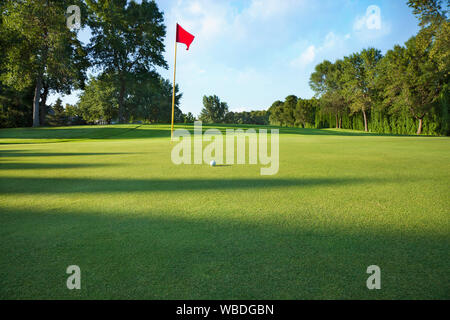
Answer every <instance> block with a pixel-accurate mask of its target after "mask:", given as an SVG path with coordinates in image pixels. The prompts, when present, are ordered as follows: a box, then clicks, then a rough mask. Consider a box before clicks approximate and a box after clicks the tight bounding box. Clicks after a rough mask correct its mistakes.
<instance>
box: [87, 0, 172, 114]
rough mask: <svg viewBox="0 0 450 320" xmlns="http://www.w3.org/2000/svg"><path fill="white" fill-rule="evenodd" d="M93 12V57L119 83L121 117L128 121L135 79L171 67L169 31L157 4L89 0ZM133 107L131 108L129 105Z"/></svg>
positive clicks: (91, 51)
mask: <svg viewBox="0 0 450 320" xmlns="http://www.w3.org/2000/svg"><path fill="white" fill-rule="evenodd" d="M86 2H87V4H88V7H89V9H90V11H91V13H92V14H91V15H90V17H91V18H90V20H89V25H90V27H91V30H92V38H91V44H90V46H89V49H90V56H91V57H92V59H93V62H94V64H95V65H96V66H97V67H98V68H99V69H101V70H102V71H104V72H108V73H109V74H111V75H113V76H114V77H115V79H116V81H117V83H118V87H119V96H118V117H119V121H120V122H124V121H125V120H126V118H127V117H128V116H127V114H126V106H125V103H126V101H125V100H126V98H127V96H128V92H127V90H128V89H129V86H130V83H132V82H133V81H134V76H135V75H136V74H137V73H141V72H151V71H153V70H155V67H157V66H160V67H164V68H167V63H166V61H165V60H164V58H163V52H164V37H165V35H166V28H165V26H164V24H163V22H164V20H163V13H162V12H161V11H160V10H159V8H158V6H157V4H156V2H155V1H147V0H143V1H142V3H140V4H138V3H136V2H134V1H127V0H86ZM129 107H130V106H129Z"/></svg>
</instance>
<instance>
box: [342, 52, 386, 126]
mask: <svg viewBox="0 0 450 320" xmlns="http://www.w3.org/2000/svg"><path fill="white" fill-rule="evenodd" d="M381 58H382V55H381V52H380V50H377V49H374V48H370V49H364V50H362V51H361V52H360V53H354V54H352V55H350V56H349V57H347V58H345V59H344V63H345V72H344V75H345V77H344V79H345V89H344V91H345V96H346V97H347V98H348V100H349V101H350V109H351V110H352V111H353V112H358V111H361V112H362V114H363V118H364V131H366V132H367V131H368V116H367V113H368V112H369V111H370V109H371V107H372V105H373V103H374V97H375V96H376V93H375V90H376V85H375V79H376V71H377V64H378V62H379V61H380V60H381Z"/></svg>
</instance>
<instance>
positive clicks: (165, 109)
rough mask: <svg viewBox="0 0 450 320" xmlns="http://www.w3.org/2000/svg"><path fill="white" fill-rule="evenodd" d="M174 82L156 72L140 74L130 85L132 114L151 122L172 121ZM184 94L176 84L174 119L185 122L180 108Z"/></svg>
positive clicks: (129, 104)
mask: <svg viewBox="0 0 450 320" xmlns="http://www.w3.org/2000/svg"><path fill="white" fill-rule="evenodd" d="M172 89H173V88H172V83H171V82H170V81H168V80H167V79H164V78H162V77H161V76H160V75H159V74H157V73H156V72H144V73H141V74H138V75H137V76H136V77H135V80H134V82H133V83H131V85H130V90H129V95H128V103H127V106H131V107H130V108H129V109H127V112H128V113H129V114H130V115H133V116H134V117H136V118H140V119H144V120H146V121H149V122H165V123H167V122H170V121H171V117H172ZM181 97H182V94H181V93H179V87H178V85H176V86H175V112H174V118H175V119H174V121H175V122H184V118H183V115H182V112H181V110H180V109H179V105H180V100H181Z"/></svg>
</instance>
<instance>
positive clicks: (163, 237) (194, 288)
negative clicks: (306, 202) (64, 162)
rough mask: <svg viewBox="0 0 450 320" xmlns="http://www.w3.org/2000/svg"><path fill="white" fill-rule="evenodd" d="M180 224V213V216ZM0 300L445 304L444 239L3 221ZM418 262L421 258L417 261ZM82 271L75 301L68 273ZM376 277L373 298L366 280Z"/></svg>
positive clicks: (29, 217)
mask: <svg viewBox="0 0 450 320" xmlns="http://www.w3.org/2000/svg"><path fill="white" fill-rule="evenodd" d="M181 214H182V213H181ZM0 222H1V224H2V232H1V234H0V240H1V243H2V245H1V246H0V254H1V256H2V259H1V261H0V274H1V284H2V285H1V286H0V298H1V299H23V298H25V299H29V298H33V299H38V298H41V299H55V298H56V299H417V298H422V299H448V298H449V291H448V279H449V278H448V272H447V271H448V269H449V260H448V259H447V258H448V238H443V237H442V236H439V235H432V234H428V235H417V234H393V233H391V232H389V231H388V230H372V229H363V230H360V231H355V230H353V231H348V230H345V229H343V228H342V227H341V228H339V227H333V226H330V227H329V228H324V227H323V226H322V227H320V228H312V226H303V227H298V226H297V227H293V228H287V227H283V226H281V225H277V224H276V223H265V224H264V223H258V224H252V223H247V222H243V221H240V220H232V219H226V218H224V217H221V218H214V217H211V218H210V219H193V218H189V216H188V215H187V216H186V218H184V217H170V216H167V215H166V214H165V213H164V212H159V213H158V212H152V211H151V210H150V209H149V211H148V215H146V216H135V217H133V216H129V215H128V213H127V212H119V211H118V212H117V214H110V215H107V214H105V213H100V212H96V211H92V210H91V211H85V212H78V211H76V210H75V211H73V210H72V211H71V210H70V209H69V210H63V209H60V210H54V211H53V214H51V213H44V212H40V211H35V210H29V209H27V210H14V209H5V210H3V211H2V213H1V215H0ZM424 253H425V255H424ZM74 264H75V265H78V266H80V268H81V286H82V289H81V290H68V289H67V288H66V280H67V277H68V275H67V274H66V268H67V267H68V266H69V265H74ZM372 264H376V265H378V266H380V268H381V270H382V289H381V290H368V289H367V288H366V280H367V278H368V276H369V275H368V274H366V269H367V267H368V266H369V265H372Z"/></svg>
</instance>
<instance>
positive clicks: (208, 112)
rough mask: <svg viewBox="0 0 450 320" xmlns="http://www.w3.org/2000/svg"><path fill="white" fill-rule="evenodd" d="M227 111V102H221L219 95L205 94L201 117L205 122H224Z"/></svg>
mask: <svg viewBox="0 0 450 320" xmlns="http://www.w3.org/2000/svg"><path fill="white" fill-rule="evenodd" d="M227 113H228V105H227V103H226V102H221V101H220V99H219V97H218V96H216V95H213V96H208V97H207V96H203V109H202V111H201V113H200V117H199V119H200V120H201V121H203V122H205V123H223V122H224V121H225V115H226V114H227Z"/></svg>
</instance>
